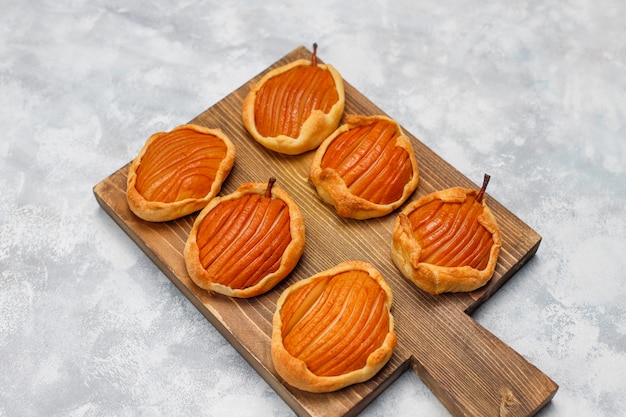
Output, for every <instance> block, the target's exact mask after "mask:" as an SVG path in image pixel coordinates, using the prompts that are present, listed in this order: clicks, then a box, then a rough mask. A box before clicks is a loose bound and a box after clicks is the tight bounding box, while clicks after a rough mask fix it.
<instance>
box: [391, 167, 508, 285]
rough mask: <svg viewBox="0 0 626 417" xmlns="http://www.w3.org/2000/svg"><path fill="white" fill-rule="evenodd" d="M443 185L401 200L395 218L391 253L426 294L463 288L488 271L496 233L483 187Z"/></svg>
mask: <svg viewBox="0 0 626 417" xmlns="http://www.w3.org/2000/svg"><path fill="white" fill-rule="evenodd" d="M488 182H489V176H488V175H485V180H484V183H483V186H482V188H481V189H480V191H477V190H471V189H466V188H461V187H454V188H449V189H446V190H442V191H438V192H434V193H431V194H428V195H426V196H423V197H421V198H419V199H418V200H416V201H414V202H412V203H410V204H409V205H407V206H406V207H405V208H404V209H403V210H402V211H401V212H400V213H399V214H398V217H397V218H396V220H395V223H394V228H393V235H392V248H391V257H392V259H393V261H394V263H395V264H396V266H397V267H398V269H399V270H400V271H401V272H402V274H403V275H404V276H405V277H406V278H407V279H409V280H410V281H412V282H413V283H414V284H415V285H417V286H418V287H419V288H421V289H422V290H424V291H426V292H428V293H431V294H440V293H443V292H468V291H473V290H475V289H477V288H480V287H482V286H483V285H485V284H486V283H487V282H488V281H489V280H490V279H491V277H492V275H493V273H494V271H495V268H496V264H497V261H498V256H499V253H500V247H501V246H502V239H501V237H500V228H499V227H498V225H497V223H496V219H495V217H494V216H493V214H492V213H491V210H490V209H489V207H488V206H487V203H486V201H485V200H486V198H485V189H486V188H487V184H488Z"/></svg>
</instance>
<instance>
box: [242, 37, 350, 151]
mask: <svg viewBox="0 0 626 417" xmlns="http://www.w3.org/2000/svg"><path fill="white" fill-rule="evenodd" d="M344 105H345V93H344V87H343V80H342V78H341V75H340V74H339V73H338V72H337V70H335V68H333V66H332V65H329V64H321V63H318V62H317V45H313V54H312V58H311V60H307V59H300V60H297V61H294V62H291V63H289V64H287V65H283V66H281V67H279V68H276V69H273V70H271V71H270V72H268V73H267V74H266V75H265V76H264V77H262V78H261V80H260V81H259V82H258V83H257V84H256V85H254V86H253V87H252V89H251V90H250V92H249V93H248V94H247V96H246V98H245V100H244V102H243V108H242V117H243V123H244V125H245V127H246V129H247V130H248V132H249V133H250V135H252V137H253V138H254V139H255V140H256V141H257V142H259V143H260V144H261V145H263V146H264V147H266V148H268V149H271V150H273V151H276V152H280V153H283V154H288V155H297V154H301V153H304V152H306V151H310V150H311V149H315V148H317V147H318V146H319V144H320V143H321V142H322V141H323V140H324V139H325V138H326V137H327V136H328V135H329V134H330V133H331V132H332V131H333V130H335V128H336V127H337V126H338V125H339V122H340V121H341V117H342V116H343V109H344Z"/></svg>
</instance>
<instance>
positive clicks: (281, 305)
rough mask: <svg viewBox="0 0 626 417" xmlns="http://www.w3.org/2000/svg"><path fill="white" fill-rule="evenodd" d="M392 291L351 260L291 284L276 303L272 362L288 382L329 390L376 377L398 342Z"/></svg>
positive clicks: (370, 269) (375, 274)
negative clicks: (392, 312) (392, 313)
mask: <svg viewBox="0 0 626 417" xmlns="http://www.w3.org/2000/svg"><path fill="white" fill-rule="evenodd" d="M392 302H393V296H392V293H391V289H390V288H389V286H388V285H387V283H386V282H385V280H384V279H383V277H382V276H381V274H380V273H379V272H378V271H377V270H376V268H374V266H372V265H370V264H368V263H365V262H361V261H348V262H344V263H341V264H339V265H337V266H335V267H334V268H331V269H329V270H327V271H324V272H321V273H319V274H316V275H314V276H312V277H310V278H307V279H304V280H301V281H299V282H297V283H295V284H293V285H292V286H290V287H289V288H287V289H286V290H285V291H284V292H283V293H282V294H281V296H280V298H279V299H278V302H277V307H276V312H275V314H274V319H273V330H272V345H271V347H272V360H273V363H274V367H275V368H276V371H277V372H278V374H279V375H280V376H281V377H282V378H283V379H284V380H285V381H286V382H287V383H289V384H290V385H293V386H294V387H297V388H299V389H302V390H305V391H310V392H330V391H335V390H338V389H341V388H343V387H346V386H348V385H351V384H355V383H359V382H363V381H366V380H368V379H370V378H371V377H373V376H374V375H375V374H376V373H377V372H378V371H379V370H380V369H381V368H382V367H383V366H384V365H385V363H387V361H388V360H389V358H390V357H391V355H392V353H393V350H394V349H395V345H396V334H395V332H394V324H393V316H392V315H391V313H390V309H391V304H392Z"/></svg>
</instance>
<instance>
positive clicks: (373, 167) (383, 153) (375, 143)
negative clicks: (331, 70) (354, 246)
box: [309, 115, 419, 220]
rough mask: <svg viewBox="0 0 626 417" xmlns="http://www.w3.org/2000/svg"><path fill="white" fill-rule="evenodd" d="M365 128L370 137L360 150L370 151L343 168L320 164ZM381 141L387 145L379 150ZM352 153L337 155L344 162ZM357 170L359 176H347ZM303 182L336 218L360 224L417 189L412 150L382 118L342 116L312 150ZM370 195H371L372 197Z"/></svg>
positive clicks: (389, 121)
mask: <svg viewBox="0 0 626 417" xmlns="http://www.w3.org/2000/svg"><path fill="white" fill-rule="evenodd" d="M371 126H375V127H374V128H371ZM370 128H371V130H370V131H369V132H368V134H369V136H368V138H372V139H361V140H362V141H361V147H363V146H370V147H371V149H368V151H367V152H365V153H364V155H361V157H360V158H361V159H359V161H358V162H357V163H356V164H353V166H352V167H348V164H347V163H340V162H337V163H327V162H326V161H327V159H329V158H330V157H329V156H328V154H329V152H337V153H339V152H341V150H339V149H338V150H337V151H335V148H338V147H339V146H340V143H341V142H347V141H349V140H353V139H352V138H351V133H355V132H357V131H358V132H361V131H364V132H367V129H370ZM357 129H358V130H357ZM382 129H385V130H384V131H383V130H382ZM378 132H380V138H379V139H377V140H375V138H373V137H375V136H377V134H378ZM355 136H356V134H354V135H353V136H352V137H355ZM385 138H387V140H388V142H386V144H385V146H384V147H383V146H381V143H382V142H383V141H384V140H385ZM389 139H390V140H389ZM358 151H359V148H355V149H354V150H353V151H352V153H351V154H346V153H344V154H342V155H341V156H342V158H344V161H348V160H349V159H351V160H354V157H355V156H358V155H357V152H358ZM358 169H360V170H361V171H362V173H360V174H359V175H358V176H357V175H354V174H352V173H353V172H354V171H355V170H358ZM368 175H370V176H371V178H370V177H368ZM392 178H394V179H393V180H392ZM309 180H310V181H311V183H312V184H313V185H314V186H315V187H316V189H317V193H318V194H319V196H320V198H321V199H322V200H323V201H325V202H326V203H328V204H331V205H333V206H334V207H335V210H336V211H337V214H339V215H340V216H342V217H347V218H353V219H358V220H363V219H370V218H374V217H382V216H385V215H387V214H389V213H391V212H392V211H393V210H395V209H396V208H398V207H399V206H401V205H402V203H404V202H405V201H406V200H407V199H408V198H409V197H410V196H411V194H412V193H413V192H414V191H415V189H416V188H417V185H418V182H419V170H418V165H417V161H416V159H415V154H414V152H413V147H412V146H411V143H410V141H409V140H408V138H407V137H406V136H405V135H404V133H403V132H402V129H401V128H400V126H399V125H398V123H396V122H395V121H394V120H392V119H390V118H388V117H386V116H382V115H379V116H359V115H347V116H346V123H345V124H344V125H342V126H340V127H339V128H338V129H336V130H335V131H334V132H333V133H332V134H331V135H330V136H329V137H328V138H327V139H326V140H324V142H323V143H322V144H321V145H320V147H319V148H318V149H317V151H316V153H315V157H314V158H313V161H312V162H311V167H310V172H309ZM346 181H348V182H349V184H347V183H346ZM364 184H367V188H365V187H366V185H364ZM371 190H375V191H371ZM373 192H375V193H376V194H375V195H372V193H373ZM367 193H369V195H368V194H367Z"/></svg>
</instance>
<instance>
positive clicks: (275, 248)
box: [183, 180, 306, 298]
mask: <svg viewBox="0 0 626 417" xmlns="http://www.w3.org/2000/svg"><path fill="white" fill-rule="evenodd" d="M271 181H272V180H270V182H271ZM269 187H270V188H271V200H273V201H274V202H275V203H276V201H279V202H282V203H284V204H283V206H284V207H279V209H277V210H281V212H280V214H279V216H280V220H281V222H283V223H284V222H288V228H286V230H281V229H279V228H282V226H281V224H282V223H279V222H278V221H277V222H274V219H270V220H269V221H268V222H266V223H263V222H262V221H261V220H259V218H257V220H258V221H257V223H255V221H254V218H253V216H254V214H250V213H251V212H253V210H252V209H251V207H253V206H252V205H251V204H252V203H248V202H245V203H244V199H246V198H250V197H256V198H259V195H261V196H263V197H262V198H265V199H266V200H268V199H267V194H266V192H267V189H268V184H267V183H260V182H248V183H244V184H242V185H241V186H240V187H239V188H237V190H235V191H234V192H233V193H232V194H228V195H226V196H223V197H216V198H214V199H213V200H211V202H210V203H209V204H208V205H207V206H206V207H205V208H204V209H203V210H202V211H201V212H200V214H198V217H197V218H196V220H195V222H194V224H193V226H192V229H191V232H190V233H189V236H188V238H187V242H186V244H185V249H184V252H183V254H184V258H185V264H186V267H187V272H188V273H189V276H190V277H191V279H192V280H193V282H194V283H195V284H196V285H198V286H199V287H201V288H204V289H206V290H208V291H213V292H216V293H219V294H223V295H226V296H229V297H238V298H249V297H255V296H257V295H260V294H263V293H265V292H267V291H269V290H270V289H271V288H273V287H274V286H275V285H276V284H278V283H279V282H280V281H281V280H282V279H284V278H285V277H286V276H287V275H288V274H289V273H290V272H291V271H292V270H293V269H294V268H295V266H296V265H297V263H298V261H299V259H300V257H301V256H302V253H303V252H304V246H305V242H306V237H305V228H304V218H303V216H302V213H301V211H300V209H299V208H298V206H297V205H296V203H295V202H294V200H293V199H292V198H291V197H290V196H289V194H288V193H287V192H286V191H285V190H283V189H282V188H280V187H279V186H278V185H273V183H272V185H269ZM236 200H240V201H241V202H242V207H244V210H248V211H247V212H244V213H242V212H232V211H230V212H229V210H230V208H227V207H230V206H226V205H225V204H228V203H229V202H235V201H236ZM266 203H267V201H266ZM269 204H271V203H268V204H267V205H269ZM267 205H266V206H267ZM220 206H221V208H220V209H219V210H222V209H223V210H225V211H223V213H222V214H223V215H230V216H231V219H234V220H233V221H235V222H239V223H230V224H229V223H221V224H220V225H219V226H217V227H213V226H211V227H210V228H209V226H207V229H203V222H204V221H205V219H207V221H209V220H210V221H214V220H215V219H214V218H213V217H212V216H218V215H219V214H218V208H219V207H220ZM266 206H263V207H264V209H265V207H266ZM274 207H278V206H276V205H275V206H274ZM270 210H274V209H267V212H265V214H266V217H265V218H264V219H267V218H268V217H267V216H269V215H268V214H267V213H276V210H275V211H270ZM224 213H225V214H224ZM246 213H248V214H249V215H246ZM215 221H217V220H215ZM248 221H249V223H248ZM258 223H261V224H260V225H259V224H258ZM252 225H255V226H254V227H253V226H252ZM257 226H258V227H257ZM234 232H236V233H237V235H236V236H233V235H231V234H232V233H234ZM274 232H275V233H276V234H277V236H276V235H271V236H273V237H269V236H270V234H271V233H274ZM229 233H231V234H229ZM203 234H205V235H203ZM210 237H214V238H215V239H216V240H214V242H216V241H219V242H220V243H221V244H222V247H223V251H222V252H221V253H217V254H214V256H213V258H212V260H211V261H210V262H208V261H207V260H206V259H205V261H204V262H203V261H201V257H208V256H209V255H207V252H206V248H205V246H206V245H208V244H209V243H208V242H207V239H209V238H210ZM268 240H269V241H268ZM287 242H288V243H287ZM238 244H239V246H237V245H238ZM207 247H208V246H207ZM270 261H271V262H272V264H271V265H269V266H268V265H267V263H268V262H270ZM276 263H277V264H278V266H277V267H276V268H275V267H271V266H272V265H275V264H276ZM251 271H252V272H251ZM242 280H243V281H245V285H240V284H235V282H239V283H241V281H242ZM250 281H251V282H250Z"/></svg>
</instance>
